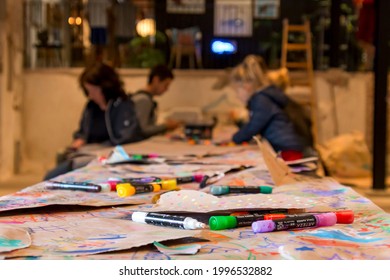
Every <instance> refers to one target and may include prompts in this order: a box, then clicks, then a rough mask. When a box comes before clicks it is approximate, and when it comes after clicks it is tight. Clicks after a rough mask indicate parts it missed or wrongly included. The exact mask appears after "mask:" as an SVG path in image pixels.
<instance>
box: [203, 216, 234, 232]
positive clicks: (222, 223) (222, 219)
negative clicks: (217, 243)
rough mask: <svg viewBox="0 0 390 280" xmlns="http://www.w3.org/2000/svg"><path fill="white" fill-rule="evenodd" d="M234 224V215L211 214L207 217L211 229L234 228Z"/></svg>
mask: <svg viewBox="0 0 390 280" xmlns="http://www.w3.org/2000/svg"><path fill="white" fill-rule="evenodd" d="M236 226H237V218H236V217H234V216H211V217H210V219H209V227H210V229H211V230H221V229H228V228H235V227H236Z"/></svg>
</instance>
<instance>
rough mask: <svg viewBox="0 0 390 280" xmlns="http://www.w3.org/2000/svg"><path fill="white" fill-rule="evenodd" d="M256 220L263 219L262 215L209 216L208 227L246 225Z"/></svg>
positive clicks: (218, 228)
mask: <svg viewBox="0 0 390 280" xmlns="http://www.w3.org/2000/svg"><path fill="white" fill-rule="evenodd" d="M258 220H264V215H262V214H252V215H242V216H211V217H210V219H209V227H210V229H211V230H222V229H229V228H237V227H246V226H250V225H252V223H253V222H255V221H258Z"/></svg>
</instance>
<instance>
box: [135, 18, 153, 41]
mask: <svg viewBox="0 0 390 280" xmlns="http://www.w3.org/2000/svg"><path fill="white" fill-rule="evenodd" d="M136 30H137V33H138V34H139V35H140V36H142V37H147V36H154V35H155V34H156V22H155V21H154V19H151V18H146V19H143V20H140V21H139V22H138V23H137V26H136Z"/></svg>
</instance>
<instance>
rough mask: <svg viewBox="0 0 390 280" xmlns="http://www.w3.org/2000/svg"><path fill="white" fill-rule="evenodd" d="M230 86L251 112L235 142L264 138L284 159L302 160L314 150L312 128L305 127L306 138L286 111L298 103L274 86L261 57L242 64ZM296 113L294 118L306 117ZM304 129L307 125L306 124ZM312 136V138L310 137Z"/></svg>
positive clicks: (247, 59) (236, 69)
mask: <svg viewBox="0 0 390 280" xmlns="http://www.w3.org/2000/svg"><path fill="white" fill-rule="evenodd" d="M230 85H231V86H232V87H233V88H234V90H235V91H236V94H237V97H238V98H239V99H240V100H241V102H243V103H244V104H246V106H247V109H248V110H249V121H248V122H247V123H245V124H242V125H241V127H240V129H239V131H238V132H236V133H235V134H234V135H233V138H232V140H233V142H235V143H236V144H240V143H243V142H248V141H250V140H252V138H253V137H254V136H256V135H260V136H262V137H263V138H265V139H266V140H267V141H268V142H269V143H270V144H271V146H272V147H273V148H274V150H275V151H276V152H280V154H281V156H282V158H283V159H285V160H295V159H300V158H302V157H303V156H304V152H305V149H306V148H308V147H311V145H312V138H311V131H310V127H309V125H308V126H307V127H303V130H306V135H304V133H300V130H299V127H298V126H297V125H295V124H296V123H298V122H293V120H292V119H291V116H290V114H288V113H287V108H288V107H289V106H293V105H294V104H296V103H295V102H293V101H292V100H290V99H289V98H288V97H287V96H286V94H285V93H284V92H283V91H282V89H281V88H280V87H278V86H276V85H274V84H273V83H272V82H271V80H270V78H269V76H268V71H267V66H266V64H265V62H264V60H263V59H262V58H261V57H260V56H256V55H248V56H247V57H246V58H245V59H244V60H243V62H242V63H240V64H239V65H237V66H236V67H234V68H233V69H232V70H231V72H230ZM294 108H295V109H296V108H298V111H297V110H295V113H294V118H297V120H298V119H299V118H301V117H302V118H303V116H304V111H303V110H302V111H301V112H300V111H299V109H300V107H294ZM297 120H296V121H297ZM304 126H305V124H304ZM307 134H309V135H307Z"/></svg>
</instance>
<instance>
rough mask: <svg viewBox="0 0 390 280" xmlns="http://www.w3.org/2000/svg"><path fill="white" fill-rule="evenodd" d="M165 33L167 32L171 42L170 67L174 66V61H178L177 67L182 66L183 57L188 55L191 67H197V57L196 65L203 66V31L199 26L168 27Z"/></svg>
mask: <svg viewBox="0 0 390 280" xmlns="http://www.w3.org/2000/svg"><path fill="white" fill-rule="evenodd" d="M165 33H166V34H167V36H168V38H169V40H170V43H171V52H170V60H169V66H170V67H173V63H174V62H175V61H176V65H175V68H180V67H181V61H182V57H183V56H188V58H189V66H190V68H195V61H194V60H195V59H196V66H197V67H198V68H202V54H201V52H202V51H201V39H202V33H201V32H200V30H199V29H198V28H186V29H176V28H172V29H167V30H166V31H165Z"/></svg>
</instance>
